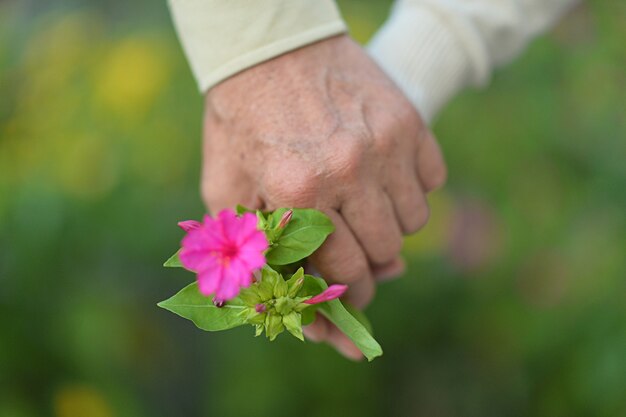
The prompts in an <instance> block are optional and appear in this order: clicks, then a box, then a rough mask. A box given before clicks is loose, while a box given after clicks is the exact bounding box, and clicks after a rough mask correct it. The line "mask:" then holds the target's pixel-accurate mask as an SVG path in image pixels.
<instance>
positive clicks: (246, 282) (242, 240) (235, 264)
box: [179, 209, 269, 301]
mask: <svg viewBox="0 0 626 417" xmlns="http://www.w3.org/2000/svg"><path fill="white" fill-rule="evenodd" d="M179 225H180V226H181V227H182V228H183V229H185V230H187V235H186V236H185V237H184V238H183V241H182V249H181V251H180V255H179V256H180V262H181V263H182V264H183V266H184V267H185V268H187V269H189V270H192V271H194V272H196V273H197V274H198V288H199V289H200V292H201V293H202V294H204V295H211V294H215V299H216V300H217V301H225V300H230V299H232V298H234V297H236V296H237V294H239V290H240V288H242V287H244V288H246V287H249V286H250V284H251V283H252V273H253V272H254V271H256V270H258V269H260V268H262V267H263V265H265V257H264V256H263V251H265V250H266V249H267V248H268V246H269V244H268V242H267V239H266V238H265V234H264V233H263V232H262V231H260V230H258V229H257V217H256V215H254V214H252V213H245V214H244V215H242V216H241V217H237V215H236V214H235V212H234V211H232V210H228V209H227V210H223V211H221V212H220V213H219V214H218V215H217V217H216V218H215V219H213V218H211V217H210V216H204V222H203V223H197V222H196V223H192V222H191V221H187V222H181V223H180V224H179ZM189 226H190V227H189Z"/></svg>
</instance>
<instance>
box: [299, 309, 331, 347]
mask: <svg viewBox="0 0 626 417" xmlns="http://www.w3.org/2000/svg"><path fill="white" fill-rule="evenodd" d="M329 324H330V322H329V321H328V320H326V319H324V318H323V317H322V316H320V315H319V314H316V317H315V321H314V322H313V323H311V324H309V325H308V326H304V327H303V328H302V331H303V332H304V335H305V336H306V338H307V339H309V340H310V341H312V342H316V343H319V342H323V341H325V340H326V339H327V338H328V325H329Z"/></svg>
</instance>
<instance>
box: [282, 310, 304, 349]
mask: <svg viewBox="0 0 626 417" xmlns="http://www.w3.org/2000/svg"><path fill="white" fill-rule="evenodd" d="M301 320H302V316H301V315H300V313H296V312H295V311H292V312H291V313H289V314H287V315H286V316H283V324H284V326H285V327H286V328H287V330H288V331H289V333H291V334H292V335H294V336H295V337H297V338H298V339H300V340H302V341H303V342H304V336H303V335H302V322H301Z"/></svg>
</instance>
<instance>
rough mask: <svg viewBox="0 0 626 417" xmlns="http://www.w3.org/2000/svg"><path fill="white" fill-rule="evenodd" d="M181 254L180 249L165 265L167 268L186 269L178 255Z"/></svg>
mask: <svg viewBox="0 0 626 417" xmlns="http://www.w3.org/2000/svg"><path fill="white" fill-rule="evenodd" d="M179 254H180V249H178V250H177V251H176V253H175V254H173V255H172V256H170V257H169V259H168V260H167V261H165V263H164V264H163V266H164V267H166V268H184V266H183V264H182V263H180V258H179V257H178V255H179Z"/></svg>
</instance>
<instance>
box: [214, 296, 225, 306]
mask: <svg viewBox="0 0 626 417" xmlns="http://www.w3.org/2000/svg"><path fill="white" fill-rule="evenodd" d="M224 304H226V301H224V300H220V299H219V298H217V297H214V298H213V305H214V306H215V307H217V308H222V307H224Z"/></svg>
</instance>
